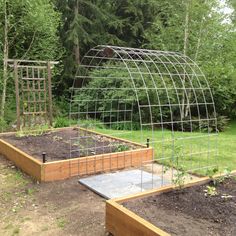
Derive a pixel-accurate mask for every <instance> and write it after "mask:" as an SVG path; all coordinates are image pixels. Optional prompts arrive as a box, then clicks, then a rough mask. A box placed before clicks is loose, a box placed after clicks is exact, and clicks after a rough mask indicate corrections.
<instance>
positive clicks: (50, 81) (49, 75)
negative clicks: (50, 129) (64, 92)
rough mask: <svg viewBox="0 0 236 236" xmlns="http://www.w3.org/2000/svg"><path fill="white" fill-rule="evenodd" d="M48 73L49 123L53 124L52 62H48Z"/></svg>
mask: <svg viewBox="0 0 236 236" xmlns="http://www.w3.org/2000/svg"><path fill="white" fill-rule="evenodd" d="M47 74H48V106H49V107H48V110H49V114H48V116H49V124H50V126H52V85H51V83H52V73H51V63H50V61H48V63H47Z"/></svg>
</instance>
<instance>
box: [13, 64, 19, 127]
mask: <svg viewBox="0 0 236 236" xmlns="http://www.w3.org/2000/svg"><path fill="white" fill-rule="evenodd" d="M14 78H15V91H16V117H17V130H20V96H19V81H18V68H17V61H16V60H15V61H14Z"/></svg>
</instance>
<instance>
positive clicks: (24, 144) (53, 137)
mask: <svg viewBox="0 0 236 236" xmlns="http://www.w3.org/2000/svg"><path fill="white" fill-rule="evenodd" d="M0 138H2V139H3V140H5V141H7V142H9V143H10V144H12V145H13V146H15V147H17V148H19V149H20V150H22V151H24V152H25V153H27V154H29V155H31V156H33V157H35V158H37V159H38V160H42V153H43V152H46V155H47V161H49V162H50V161H57V160H64V159H69V158H78V157H84V156H93V155H98V154H104V153H112V152H118V151H126V150H133V149H137V148H140V147H139V146H136V145H132V144H130V143H126V142H122V141H118V140H115V139H112V138H109V137H105V136H103V135H98V134H94V133H91V132H86V131H82V130H78V129H76V128H66V129H61V130H54V131H51V132H46V133H44V134H42V135H36V136H32V135H29V136H23V137H17V136H16V135H14V134H11V135H2V136H1V137H0ZM71 140H72V142H71ZM71 145H72V148H71ZM71 150H73V151H72V152H71Z"/></svg>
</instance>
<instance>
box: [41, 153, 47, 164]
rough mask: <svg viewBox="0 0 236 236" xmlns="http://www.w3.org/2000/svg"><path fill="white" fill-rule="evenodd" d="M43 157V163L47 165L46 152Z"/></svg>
mask: <svg viewBox="0 0 236 236" xmlns="http://www.w3.org/2000/svg"><path fill="white" fill-rule="evenodd" d="M42 156H43V163H45V162H46V161H47V160H46V152H43V153H42Z"/></svg>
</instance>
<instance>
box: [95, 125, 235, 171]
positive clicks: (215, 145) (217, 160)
mask: <svg viewBox="0 0 236 236" xmlns="http://www.w3.org/2000/svg"><path fill="white" fill-rule="evenodd" d="M96 131H99V132H101V133H104V134H109V135H112V136H116V137H119V138H123V139H127V140H131V141H134V142H138V143H142V144H146V142H147V139H150V146H151V147H153V148H154V150H155V154H154V155H155V159H156V160H158V161H159V162H162V163H166V164H168V165H177V163H178V166H180V167H181V168H184V169H186V170H193V172H197V173H200V174H205V171H206V169H205V168H204V167H206V166H213V167H214V166H216V165H217V166H218V167H219V170H220V171H223V170H225V169H231V170H233V169H236V122H232V123H231V124H230V127H229V129H227V130H226V131H225V132H221V133H219V135H218V136H215V135H213V134H212V135H211V136H208V134H207V133H198V132H196V133H189V132H184V133H183V132H175V133H174V136H172V132H171V131H169V130H165V131H164V132H162V131H161V130H156V131H154V132H152V131H150V130H143V131H142V133H141V131H132V132H130V131H128V130H110V129H101V128H99V129H96ZM173 147H174V148H173ZM209 151H210V152H209Z"/></svg>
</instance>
